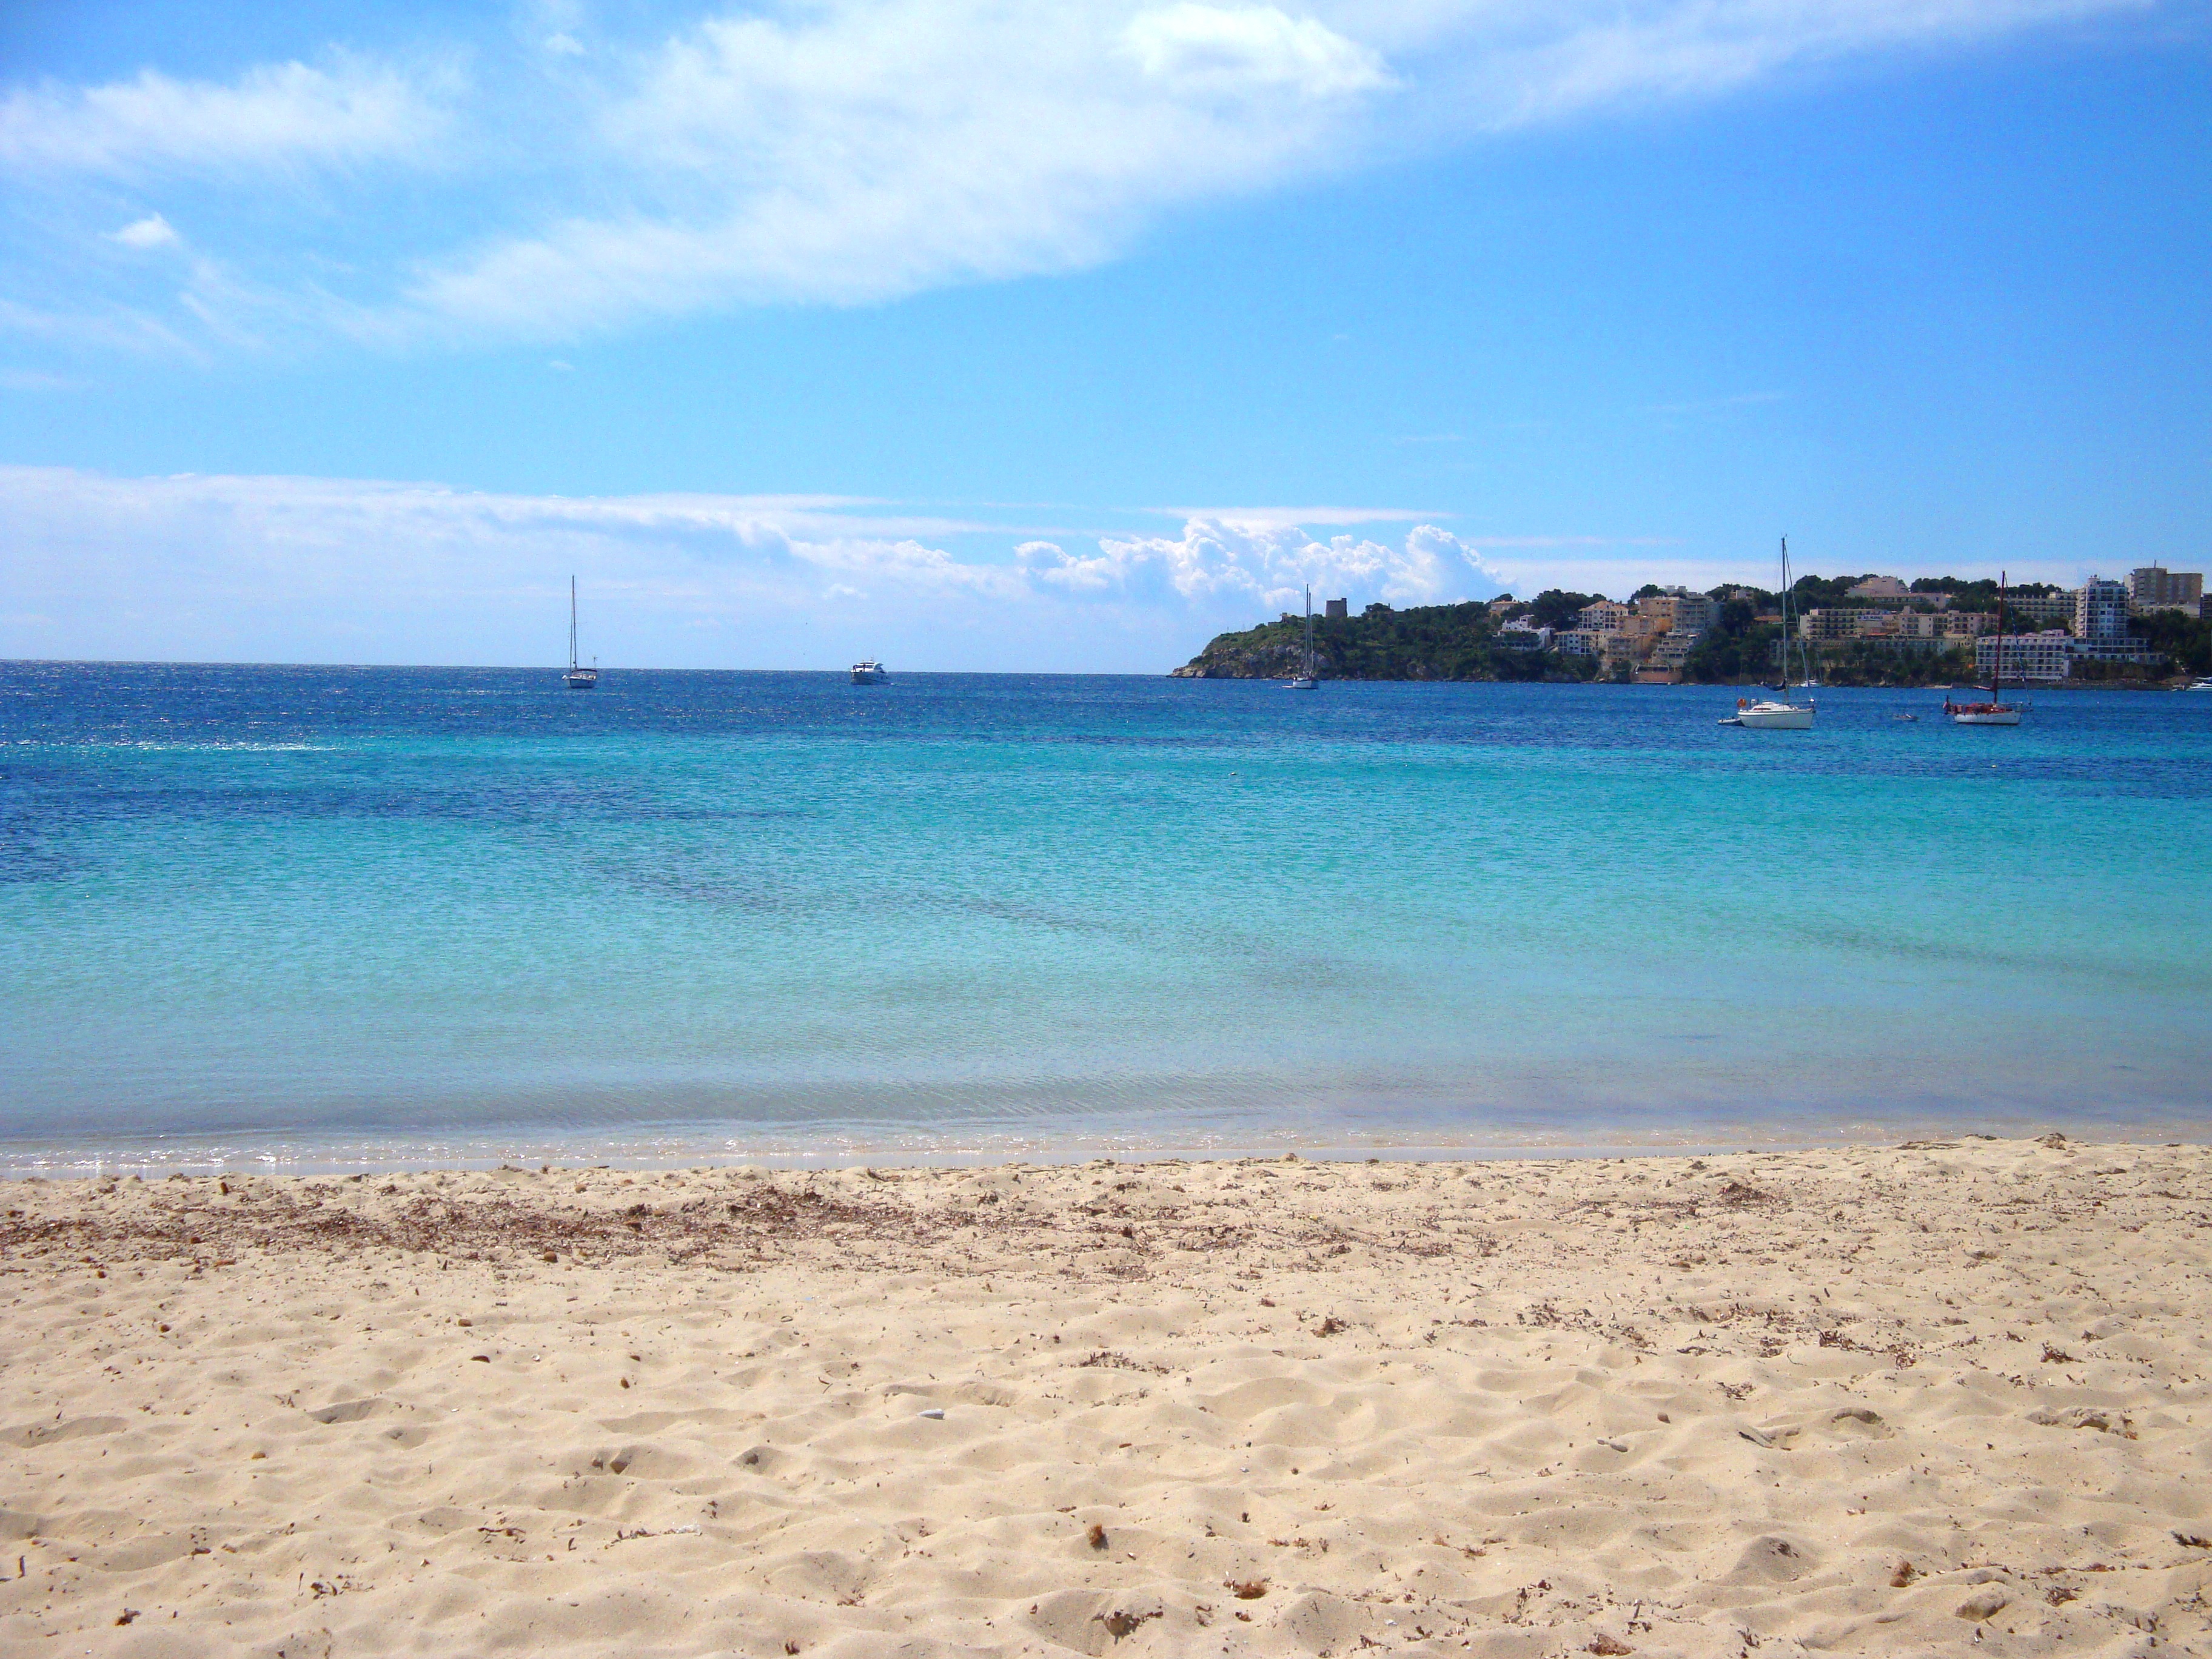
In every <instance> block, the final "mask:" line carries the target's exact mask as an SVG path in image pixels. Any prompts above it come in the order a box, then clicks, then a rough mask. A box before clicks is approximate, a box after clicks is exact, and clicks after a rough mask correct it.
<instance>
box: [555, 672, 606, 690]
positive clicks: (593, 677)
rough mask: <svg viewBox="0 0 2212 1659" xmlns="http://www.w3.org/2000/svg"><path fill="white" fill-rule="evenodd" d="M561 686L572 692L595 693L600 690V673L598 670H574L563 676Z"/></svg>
mask: <svg viewBox="0 0 2212 1659" xmlns="http://www.w3.org/2000/svg"><path fill="white" fill-rule="evenodd" d="M561 684H563V685H565V686H567V687H568V689H569V690H571V691H595V690H598V689H599V670H598V669H596V668H572V669H570V670H569V671H568V672H567V673H565V674H563V675H562V676H561Z"/></svg>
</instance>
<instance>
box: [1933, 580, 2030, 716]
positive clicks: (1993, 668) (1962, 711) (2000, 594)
mask: <svg viewBox="0 0 2212 1659" xmlns="http://www.w3.org/2000/svg"><path fill="white" fill-rule="evenodd" d="M2005 586H2006V584H2005V573H2004V572H2003V571H2002V570H2000V571H1999V572H1997V648H1996V650H1995V651H1994V652H1992V653H1990V700H1989V701H1988V702H1952V701H1951V700H1950V698H1948V697H1946V698H1944V699H1943V712H1944V713H1945V714H1948V715H1949V716H1950V717H1951V724H1952V725H1954V726H2018V725H2019V724H2020V711H2021V707H2022V705H2021V704H2020V703H2016V702H2006V701H2005V700H2004V696H2003V691H2004V642H2005Z"/></svg>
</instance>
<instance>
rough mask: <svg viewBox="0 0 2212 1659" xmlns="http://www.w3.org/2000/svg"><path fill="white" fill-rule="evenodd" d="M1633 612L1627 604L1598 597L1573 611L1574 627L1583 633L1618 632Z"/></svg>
mask: <svg viewBox="0 0 2212 1659" xmlns="http://www.w3.org/2000/svg"><path fill="white" fill-rule="evenodd" d="M1635 614H1636V612H1635V611H1633V610H1632V609H1631V608H1630V607H1629V606H1627V605H1616V604H1614V603H1613V601H1612V600H1611V599H1600V600H1598V601H1597V602H1596V603H1595V604H1593V605H1584V606H1583V608H1582V609H1581V610H1579V611H1576V612H1575V627H1576V629H1577V631H1579V632H1582V633H1585V634H1613V633H1618V632H1619V631H1620V627H1621V625H1622V624H1623V623H1626V621H1627V620H1628V619H1629V618H1630V617H1632V616H1634V615H1635Z"/></svg>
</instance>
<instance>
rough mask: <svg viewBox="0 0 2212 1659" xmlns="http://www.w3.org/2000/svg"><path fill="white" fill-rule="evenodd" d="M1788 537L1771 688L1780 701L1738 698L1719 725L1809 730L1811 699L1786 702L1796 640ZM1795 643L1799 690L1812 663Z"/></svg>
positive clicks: (1802, 644) (1806, 682) (1784, 541)
mask: <svg viewBox="0 0 2212 1659" xmlns="http://www.w3.org/2000/svg"><path fill="white" fill-rule="evenodd" d="M1790 598H1791V596H1790V538H1788V537H1787V536H1784V538H1782V661H1781V664H1780V669H1781V672H1780V673H1779V674H1778V676H1777V678H1778V680H1779V681H1780V684H1778V685H1776V686H1775V688H1774V689H1775V690H1777V691H1779V692H1780V693H1781V694H1782V701H1781V702H1775V701H1774V700H1773V699H1772V698H1771V697H1760V698H1758V699H1756V700H1753V698H1750V697H1738V698H1737V699H1736V702H1735V714H1732V715H1730V716H1729V718H1728V719H1726V720H1723V721H1721V722H1720V723H1721V724H1722V725H1723V726H1753V727H1756V728H1757V729H1759V730H1760V731H1763V732H1809V731H1811V730H1812V729H1813V700H1812V699H1811V698H1810V697H1808V698H1806V699H1805V701H1804V702H1802V703H1798V702H1790V641H1792V640H1796V629H1794V628H1792V627H1791V626H1790V621H1791V616H1790V612H1791V604H1790ZM1796 643H1797V654H1798V662H1799V664H1800V665H1801V667H1802V671H1803V672H1804V675H1805V678H1804V679H1803V681H1802V682H1801V684H1800V686H1799V689H1800V690H1804V689H1805V688H1807V687H1809V686H1811V685H1812V684H1814V680H1813V660H1812V658H1811V656H1810V655H1809V654H1808V653H1807V652H1806V650H1805V642H1804V641H1802V640H1796Z"/></svg>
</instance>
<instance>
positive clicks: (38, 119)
mask: <svg viewBox="0 0 2212 1659" xmlns="http://www.w3.org/2000/svg"><path fill="white" fill-rule="evenodd" d="M2149 3H2150V0H1313V3H1310V4H1297V3H1291V4H1287V5H1252V4H1207V3H1201V0H1175V3H1166V4H1161V3H1156V0H1155V3H1146V0H762V3H760V4H758V5H757V6H754V7H751V8H749V9H744V10H742V11H739V10H728V11H720V10H712V11H704V12H700V13H696V14H694V15H692V16H691V17H690V19H689V21H682V22H679V23H678V25H676V26H675V27H672V28H671V27H666V26H665V25H664V24H659V23H657V24H656V25H655V26H654V28H653V33H651V34H650V35H649V36H646V35H642V34H639V35H633V36H632V37H631V38H630V39H629V40H623V39H621V38H618V37H617V36H616V35H615V34H613V33H610V32H609V26H608V25H607V23H606V19H605V17H600V18H597V19H594V18H592V17H590V16H587V15H586V11H585V9H584V8H582V7H580V6H579V5H576V4H574V3H573V0H538V3H535V4H525V5H524V6H522V7H521V8H520V15H519V16H518V18H517V19H516V21H515V22H514V24H513V27H512V29H511V30H510V32H509V33H508V34H507V35H506V36H504V37H494V38H491V39H490V40H488V41H486V42H480V43H479V45H478V48H477V51H476V52H475V53H474V55H473V56H472V57H471V59H470V62H471V70H470V75H469V77H468V80H467V82H466V86H465V91H466V93H467V96H466V98H465V99H464V98H462V97H461V96H460V94H461V92H462V91H463V90H464V87H463V82H462V80H461V78H460V76H459V72H458V71H457V70H454V69H453V68H452V67H450V66H447V67H435V66H434V67H431V68H427V69H426V68H422V67H419V66H418V67H405V66H402V65H398V64H393V63H384V62H374V61H371V60H369V59H367V58H361V57H358V56H347V55H343V54H340V55H334V56H332V57H331V58H329V59H328V60H326V61H325V64H323V65H322V66H321V67H314V66H310V65H307V64H300V63H287V64H266V65H263V66H260V67H258V68H255V69H252V70H247V71H246V72H245V73H243V74H240V75H239V76H235V77H234V78H232V79H229V80H227V81H211V80H183V79H178V78H174V77H173V76H168V75H166V74H164V73H163V72H161V70H146V71H144V72H143V73H142V74H141V75H139V76H137V78H136V79H134V80H129V81H122V82H112V83H108V84H105V85H97V86H87V87H72V86H68V85H64V84H62V83H59V82H45V83H40V84H38V85H35V86H30V87H25V88H18V89H16V90H14V91H12V92H9V93H7V94H4V96H0V169H5V170H6V171H8V172H9V173H14V174H15V175H16V176H17V177H19V178H21V179H31V180H38V179H46V180H50V181H52V180H59V181H63V182H66V181H67V180H69V179H81V178H82V177H83V176H85V175H87V174H100V175H105V176H107V177H111V178H117V179H132V180H136V181H145V180H153V181H157V182H158V181H161V180H164V179H180V178H183V177H185V176H186V175H189V176H190V178H191V179H192V180H194V181H197V183H198V184H199V185H203V186H204V187H206V188H208V189H210V190H211V191H214V192H216V196H217V197H221V194H222V192H223V191H228V192H230V197H229V199H230V201H231V203H232V204H234V205H235V207H236V209H237V211H236V213H235V214H234V215H233V216H232V222H230V223H229V224H228V226H226V225H225V224H224V223H223V221H222V214H221V213H220V212H219V211H216V209H217V208H219V207H220V206H221V205H222V204H221V202H220V201H219V200H218V201H216V202H214V203H210V204H199V205H197V206H196V208H195V216H194V218H193V219H192V221H191V222H192V224H193V226H194V241H195V244H196V245H197V246H198V247H200V248H201V249H202V250H203V252H204V258H205V259H206V260H207V261H208V262H209V263H208V266H207V268H208V269H209V270H221V271H223V272H225V273H230V274H229V275H228V276H227V278H226V281H225V282H224V283H222V284H221V285H220V286H219V287H211V286H210V285H208V284H205V283H198V284H196V285H195V286H194V287H192V288H191V289H189V290H188V295H189V297H188V299H187V301H183V302H179V301H178V300H177V299H176V297H175V296H174V295H168V294H166V293H164V294H162V295H160V296H159V297H158V298H145V297H142V298H141V299H140V300H139V301H138V303H139V306H140V308H141V309H142V310H143V311H144V312H145V313H146V314H147V319H148V320H147V321H146V322H145V323H144V324H143V325H142V326H141V328H140V332H142V333H143V334H144V335H146V336H148V337H151V336H152V335H154V334H155V332H156V331H157V330H158V329H160V328H169V329H174V330H177V331H191V330H192V329H194V328H197V327H202V326H204V327H205V328H206V329H207V330H208V331H210V332H211V333H213V334H214V335H215V336H216V337H218V338H221V337H225V336H228V337H232V338H246V337H252V338H265V339H271V340H283V339H294V338H298V337H303V336H311V335H313V334H316V333H325V334H337V335H341V336H349V337H354V338H356V339H363V340H369V341H374V342H377V343H386V344H389V343H395V342H405V341H409V340H416V341H420V340H425V339H429V340H446V341H474V340H481V339H485V338H528V339H537V340H544V341H557V340H564V339H569V338H574V337H580V336H583V335H587V334H591V333H594V332H599V331H608V330H614V329H620V328H623V327H626V326H629V325H634V324H635V323H636V322H638V321H639V320H641V319H652V318H655V317H667V316H678V315H685V314H691V313H699V312H702V311H713V310H716V309H724V308H728V307H742V306H749V305H760V304H784V303H798V304H860V303H869V302H874V301H884V300H888V299H893V298H896V297H898V296H901V295H908V294H913V293H915V292H919V291H921V290H925V289H932V288H936V287H942V286H945V285H946V284H952V283H968V282H976V281H991V280H1000V279H1006V278H1011V277H1018V276H1035V275H1045V274H1052V273H1057V272H1065V271H1070V270H1078V269H1081V268H1084V267H1086V266H1090V265H1093V264H1097V263H1099V262H1101V261H1103V260H1106V259H1109V258H1112V257H1114V256H1115V255H1116V254H1117V253H1119V252H1121V251H1122V250H1124V249H1125V248H1127V246H1130V245H1131V243H1132V241H1133V240H1134V239H1135V238H1137V237H1139V236H1140V235H1141V234H1143V233H1144V231H1145V230H1146V228H1147V227H1148V226H1149V225H1151V224H1152V223H1154V222H1157V221H1158V219H1159V218H1160V217H1161V216H1163V215H1164V214H1167V213H1170V212H1172V211H1175V210H1178V209H1180V208H1183V207H1187V206H1189V205H1191V204H1203V203H1206V202H1209V201H1216V200H1221V199H1225V198H1231V197H1239V196H1246V195H1249V194H1252V193H1254V192H1256V191H1266V190H1269V189H1273V188H1277V187H1280V186H1283V185H1291V184H1297V183H1302V182H1306V181H1310V180H1313V179H1318V178H1322V177H1325V176H1328V175H1329V174H1330V173H1340V172H1342V171H1345V170H1348V169H1353V168H1357V167H1359V166H1361V165H1363V164H1364V163H1366V162H1368V161H1370V160H1372V159H1373V158H1374V157H1376V156H1377V155H1381V154H1383V153H1386V152H1403V151H1405V150H1407V149H1434V148H1437V147H1439V146H1448V145H1450V144H1454V143H1463V142H1466V141H1467V140H1468V138H1469V137H1470V136H1471V135H1476V134H1480V133H1486V132H1489V133H1495V132H1499V131H1506V130H1510V129H1512V128H1516V127H1520V126H1525V125H1529V124H1532V123H1538V122H1545V121H1559V120H1564V119H1567V118H1574V117H1577V116H1582V115H1585V114H1587V113H1589V112H1594V111H1601V110H1607V109H1613V108H1620V107H1625V106H1638V105H1642V104H1648V103H1650V102H1652V101H1655V100H1667V99H1674V100H1680V99H1695V98H1706V97H1712V96H1716V95H1719V94H1725V93H1728V92H1729V91H1731V90H1733V89H1735V88H1740V87H1742V86H1744V85H1746V84H1747V83H1750V82H1755V81H1758V80H1759V79H1761V78H1764V77H1771V76H1775V75H1777V74H1779V73H1783V72H1785V71H1787V70H1790V68H1791V67H1792V66H1795V65H1799V64H1813V63H1820V62H1825V61H1829V60H1832V59H1836V58H1842V57H1845V56H1849V55H1851V54H1865V53H1870V52H1883V51H1894V50H1897V49H1900V48H1909V49H1913V50H1927V49H1932V48H1936V47H1942V46H1955V45H1959V44H1962V43H1969V42H1972V41H1976V40H1984V39H1986V38H1990V37H1992V36H1996V35H1998V34H2002V33H2007V32H2010V31H2016V30H2020V29H2023V28H2028V27H2036V26H2039V25H2044V24H2048V23H2051V22H2053V21H2060V20H2064V19H2070V18H2077V17H2081V16H2086V15H2095V14H2099V13H2106V12H2114V11H2135V10H2141V9H2144V8H2145V7H2147V6H2148V4H2149ZM572 47H573V48H577V50H571V48H572ZM423 61H424V62H430V61H432V60H429V59H424V60H423ZM453 61H458V60H453ZM374 164H390V165H374ZM396 169H397V170H405V171H409V172H410V173H416V172H420V171H422V170H428V171H429V172H431V173H435V175H436V178H437V179H438V181H439V183H438V188H440V189H441V190H444V191H447V192H448V193H447V195H444V196H441V197H438V198H437V199H436V200H435V201H433V202H430V203H428V204H425V203H424V201H423V200H422V197H421V196H420V193H419V191H420V182H421V181H420V179H419V178H415V177H410V178H408V179H393V178H391V177H389V176H388V175H389V174H391V173H392V172H393V171H395V170H396ZM284 173H293V174H297V175H299V176H300V177H301V178H302V179H306V178H309V177H312V178H313V180H314V181H315V184H316V185H317V188H316V189H315V190H314V191H295V192H292V193H291V194H290V195H289V196H278V195H272V194H271V193H270V192H268V191H265V190H264V189H263V188H262V185H263V183H264V181H265V179H268V178H269V177H270V176H271V175H281V174H284ZM380 192H382V193H381V194H380ZM157 217H158V216H157ZM52 222H58V220H57V219H56V218H55V216H51V215H49V216H43V217H40V218H39V219H38V220H37V222H35V223H33V221H32V220H31V219H30V218H26V219H25V221H24V228H25V231H26V234H29V235H32V236H52V235H54V234H57V233H56V232H54V231H53V229H52ZM161 222H164V223H166V221H161ZM310 230H312V231H313V233H314V235H313V237H312V238H310V237H308V235H307V233H308V232H309V231H310ZM347 237H350V238H351V239H352V240H351V241H350V242H349V243H347V244H346V245H345V246H344V247H343V249H338V248H336V247H333V248H331V249H325V247H323V246H322V244H323V243H324V242H325V241H328V242H331V243H333V244H336V243H338V242H341V241H343V240H344V239H345V238H347ZM307 241H313V243H314V244H315V246H314V249H313V252H312V253H309V252H301V248H302V246H303V244H304V243H306V242H307ZM337 252H343V254H345V255H346V256H347V257H345V258H333V257H332V256H333V255H334V254H335V253H337ZM319 258H320V259H325V260H326V261H328V263H327V264H325V265H319V266H313V268H308V267H309V265H310V264H311V262H312V261H313V260H314V259H319ZM341 266H343V267H344V269H343V270H341V269H340V267H341ZM104 280H109V281H112V282H114V283H125V282H128V281H132V280H137V281H141V282H150V277H149V276H147V275H146V274H145V273H139V274H138V275H137V276H135V277H134V276H132V274H131V273H129V272H124V271H111V272H106V273H104ZM340 290H342V292H341V291H340ZM57 292H58V294H67V295H68V300H67V301H66V304H76V303H79V302H80V297H81V296H79V295H76V294H74V293H71V292H70V284H69V283H68V282H66V281H64V283H61V284H59V285H58V289H57ZM13 297H14V298H15V300H16V301H18V302H19V303H21V304H23V305H25V306H27V307H30V308H32V309H34V310H43V311H44V312H46V313H50V314H51V313H57V312H58V311H59V310H62V309H65V308H66V304H65V302H64V301H63V300H61V299H58V298H56V299H49V300H47V301H45V302H43V303H42V304H34V303H33V301H35V299H36V296H33V295H27V294H26V293H24V292H22V291H21V290H20V289H19V290H18V291H17V292H16V293H15V295H14V296H13ZM108 297H109V296H103V298H104V299H105V298H108ZM115 303H119V301H115ZM164 307H169V309H164ZM195 307H196V308H197V309H196V310H195ZM97 309H98V308H97V307H94V308H93V310H92V312H88V315H91V314H95V313H96V312H97ZM174 311H182V312H183V313H185V315H184V316H183V317H178V316H174V315H173V312H174ZM195 316H196V317H197V318H199V319H204V322H194V321H191V320H189V319H191V318H192V317H195ZM155 319H159V320H158V321H156V320H155ZM90 328H91V325H89V324H88V325H87V329H88V330H89V329H90Z"/></svg>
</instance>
